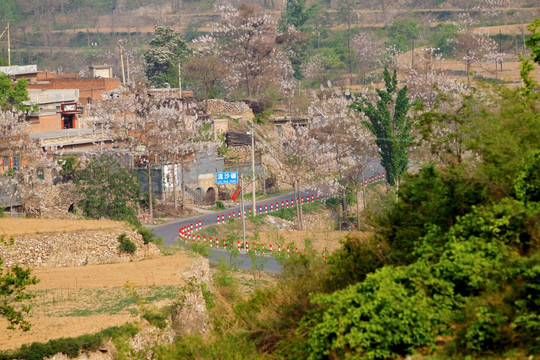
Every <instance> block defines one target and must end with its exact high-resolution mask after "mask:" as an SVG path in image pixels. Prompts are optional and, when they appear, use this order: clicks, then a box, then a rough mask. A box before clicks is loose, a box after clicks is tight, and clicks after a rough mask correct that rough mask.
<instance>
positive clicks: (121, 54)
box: [118, 40, 126, 86]
mask: <svg viewBox="0 0 540 360" xmlns="http://www.w3.org/2000/svg"><path fill="white" fill-rule="evenodd" d="M118 46H119V47H120V66H121V67H122V84H124V86H126V72H125V71H124V48H123V47H122V40H118Z"/></svg>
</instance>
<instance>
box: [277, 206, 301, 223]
mask: <svg viewBox="0 0 540 360" xmlns="http://www.w3.org/2000/svg"><path fill="white" fill-rule="evenodd" d="M272 215H273V216H276V217H278V218H281V219H283V220H288V221H294V218H295V217H296V211H295V210H294V209H293V208H287V209H286V208H280V209H279V210H278V211H275V212H273V213H272Z"/></svg>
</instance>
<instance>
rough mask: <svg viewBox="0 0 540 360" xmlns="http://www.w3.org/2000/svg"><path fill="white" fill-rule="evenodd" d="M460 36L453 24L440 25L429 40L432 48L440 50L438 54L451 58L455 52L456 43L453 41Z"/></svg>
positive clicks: (437, 51)
mask: <svg viewBox="0 0 540 360" xmlns="http://www.w3.org/2000/svg"><path fill="white" fill-rule="evenodd" d="M457 34H458V28H457V26H456V25H454V24H451V23H439V24H437V26H435V28H433V34H432V35H431V38H430V39H429V42H430V43H431V46H433V47H434V48H436V49H438V50H436V53H438V54H443V55H444V56H449V55H451V54H452V52H453V51H454V42H453V41H452V40H454V39H455V37H456V36H457Z"/></svg>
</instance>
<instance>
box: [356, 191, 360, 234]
mask: <svg viewBox="0 0 540 360" xmlns="http://www.w3.org/2000/svg"><path fill="white" fill-rule="evenodd" d="M355 192H356V224H357V225H356V226H357V227H358V229H360V191H358V186H356V188H355Z"/></svg>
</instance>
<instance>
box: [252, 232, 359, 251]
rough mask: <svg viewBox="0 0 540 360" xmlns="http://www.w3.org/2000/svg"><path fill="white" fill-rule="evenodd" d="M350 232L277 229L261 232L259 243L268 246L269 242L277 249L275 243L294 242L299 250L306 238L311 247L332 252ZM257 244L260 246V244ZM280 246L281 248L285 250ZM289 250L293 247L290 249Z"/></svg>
mask: <svg viewBox="0 0 540 360" xmlns="http://www.w3.org/2000/svg"><path fill="white" fill-rule="evenodd" d="M349 233H350V232H348V231H279V232H265V233H261V241H260V243H264V244H265V246H266V248H268V246H269V244H270V243H271V244H272V246H273V250H274V251H277V245H278V244H281V245H282V246H285V248H286V246H287V245H288V244H289V243H294V247H298V249H299V250H300V251H302V250H304V248H305V244H306V239H309V240H308V241H309V242H310V243H311V246H312V247H313V249H315V250H317V251H319V252H320V251H322V250H324V249H326V251H328V252H332V251H333V250H336V249H337V248H339V247H340V240H343V239H344V238H345V237H346V236H347V235H348V234H349ZM260 243H258V244H257V245H258V246H260V245H261V244H260ZM285 248H282V250H285ZM290 250H291V251H293V250H294V248H292V249H290Z"/></svg>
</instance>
